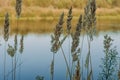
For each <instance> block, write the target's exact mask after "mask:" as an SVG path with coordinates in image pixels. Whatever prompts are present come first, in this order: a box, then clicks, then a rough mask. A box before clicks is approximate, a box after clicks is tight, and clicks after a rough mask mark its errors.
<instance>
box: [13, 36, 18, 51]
mask: <svg viewBox="0 0 120 80" xmlns="http://www.w3.org/2000/svg"><path fill="white" fill-rule="evenodd" d="M17 44H18V41H17V35H15V38H14V49H15V52H16V51H17Z"/></svg>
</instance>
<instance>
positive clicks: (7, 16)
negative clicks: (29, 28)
mask: <svg viewBox="0 0 120 80" xmlns="http://www.w3.org/2000/svg"><path fill="white" fill-rule="evenodd" d="M8 39H9V14H8V13H6V15H5V22H4V40H5V51H4V52H5V53H4V80H6V76H5V75H6V43H7V41H8Z"/></svg>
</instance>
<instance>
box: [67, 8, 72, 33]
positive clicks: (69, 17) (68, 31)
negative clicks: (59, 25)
mask: <svg viewBox="0 0 120 80" xmlns="http://www.w3.org/2000/svg"><path fill="white" fill-rule="evenodd" d="M72 17H73V16H72V7H71V8H70V9H69V12H68V16H67V33H68V34H69V33H70V30H71V27H72V25H71V20H72Z"/></svg>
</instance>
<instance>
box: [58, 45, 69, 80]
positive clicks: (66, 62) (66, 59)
mask: <svg viewBox="0 0 120 80" xmlns="http://www.w3.org/2000/svg"><path fill="white" fill-rule="evenodd" d="M60 48H61V50H62V53H63V57H64V59H65V63H66V66H67V70H68V73H69V77H70V80H71V74H70V69H69V65H68V62H67V59H66V57H65V53H64V50H63V48H62V46H60Z"/></svg>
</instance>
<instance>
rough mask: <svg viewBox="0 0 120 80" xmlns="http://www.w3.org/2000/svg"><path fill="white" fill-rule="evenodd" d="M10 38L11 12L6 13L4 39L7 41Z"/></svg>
mask: <svg viewBox="0 0 120 80" xmlns="http://www.w3.org/2000/svg"><path fill="white" fill-rule="evenodd" d="M8 39H9V14H8V13H6V15H5V22H4V40H5V41H6V42H7V41H8Z"/></svg>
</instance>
